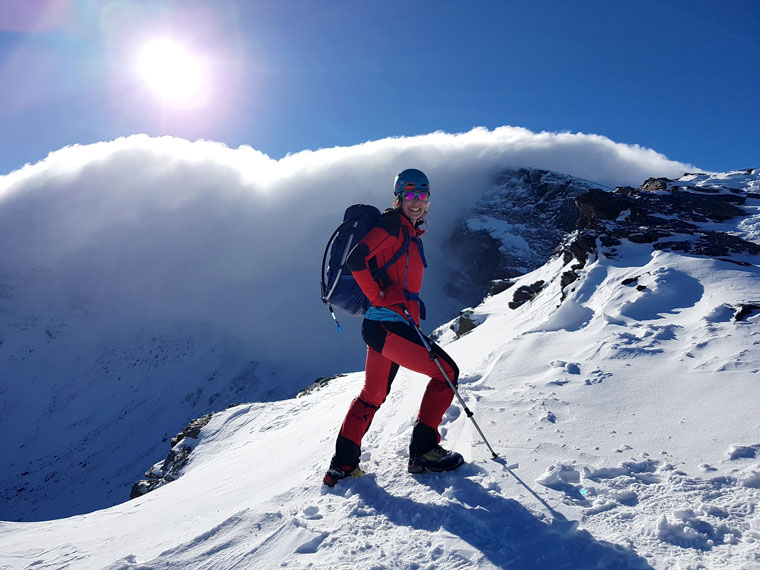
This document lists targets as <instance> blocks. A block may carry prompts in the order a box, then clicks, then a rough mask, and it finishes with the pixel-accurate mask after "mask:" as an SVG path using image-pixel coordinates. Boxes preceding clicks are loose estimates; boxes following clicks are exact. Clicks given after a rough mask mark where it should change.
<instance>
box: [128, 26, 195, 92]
mask: <svg viewBox="0 0 760 570" xmlns="http://www.w3.org/2000/svg"><path fill="white" fill-rule="evenodd" d="M137 70H138V72H139V74H140V76H141V77H142V79H143V81H144V82H145V84H146V85H147V86H148V87H149V88H150V89H151V90H152V91H154V92H155V93H156V94H157V95H158V96H159V97H161V98H162V99H165V100H166V101H168V102H171V103H177V104H189V103H192V102H193V101H194V100H195V99H196V98H197V97H198V96H199V94H200V93H201V90H202V87H203V82H204V79H205V69H204V64H203V60H202V59H201V58H199V57H197V56H195V55H194V54H192V53H190V52H189V51H188V50H187V49H186V48H185V47H184V46H183V45H181V44H179V43H177V42H175V41H173V40H170V39H157V40H153V41H151V42H149V43H147V44H145V46H144V47H143V48H142V50H140V53H139V56H138V59H137Z"/></svg>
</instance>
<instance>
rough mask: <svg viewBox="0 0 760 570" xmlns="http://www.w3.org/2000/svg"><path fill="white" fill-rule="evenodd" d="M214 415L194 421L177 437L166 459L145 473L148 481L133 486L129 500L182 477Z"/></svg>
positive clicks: (174, 438)
mask: <svg viewBox="0 0 760 570" xmlns="http://www.w3.org/2000/svg"><path fill="white" fill-rule="evenodd" d="M213 415H214V414H206V415H205V416H203V417H200V418H196V419H194V420H193V421H191V422H190V423H189V424H187V426H185V428H184V429H183V430H182V431H181V432H179V433H178V434H177V435H175V436H174V437H173V438H172V441H171V446H172V447H171V450H170V451H169V454H168V455H167V456H166V459H164V460H163V461H159V462H158V463H156V464H155V465H153V467H151V468H150V469H148V471H146V472H145V476H146V477H147V479H142V480H140V481H137V482H136V483H135V484H134V485H132V490H131V492H130V493H129V498H130V499H134V498H136V497H140V496H142V495H144V494H145V493H148V492H150V491H153V490H154V489H157V488H158V487H161V486H162V485H165V484H166V483H170V482H171V481H175V480H176V479H177V478H178V477H179V476H180V474H181V472H182V468H183V467H184V466H185V465H187V462H188V460H189V459H190V453H191V452H192V451H193V448H194V447H195V444H196V443H197V442H198V436H199V435H200V433H201V429H203V427H204V426H205V425H206V424H208V423H209V422H210V421H211V418H212V417H213Z"/></svg>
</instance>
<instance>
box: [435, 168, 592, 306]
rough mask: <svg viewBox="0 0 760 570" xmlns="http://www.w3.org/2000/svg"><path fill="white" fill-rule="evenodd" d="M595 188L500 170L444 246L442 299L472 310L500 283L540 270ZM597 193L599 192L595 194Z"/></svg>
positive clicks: (550, 175)
mask: <svg viewBox="0 0 760 570" xmlns="http://www.w3.org/2000/svg"><path fill="white" fill-rule="evenodd" d="M592 188H601V187H600V185H599V184H595V183H593V182H588V181H586V180H582V179H579V178H574V177H572V176H568V175H564V174H559V173H557V172H552V171H548V170H535V169H527V168H522V169H515V170H505V171H503V172H501V173H500V174H499V175H498V176H496V177H495V179H494V183H493V185H492V186H491V187H490V188H489V189H488V190H487V191H485V192H484V194H483V196H482V198H481V200H480V201H479V202H478V204H477V205H476V207H475V208H474V210H473V211H472V212H469V213H468V214H467V215H466V216H464V217H463V221H462V222H461V223H460V224H459V226H457V227H456V228H455V230H454V232H453V233H452V235H451V236H450V238H449V239H448V241H447V243H446V251H447V256H448V257H449V258H450V260H451V271H450V278H449V281H448V286H447V294H448V295H449V296H451V297H453V298H455V299H457V300H461V301H462V302H465V303H467V304H469V305H476V304H478V303H479V302H480V301H481V300H482V298H483V297H484V296H485V295H486V293H488V294H493V292H492V291H493V286H494V280H499V281H500V284H499V285H497V287H498V286H501V285H511V283H509V282H508V281H505V280H506V279H509V278H511V277H517V276H520V275H524V274H525V273H527V272H529V271H532V270H533V269H536V268H538V267H540V266H541V265H543V264H544V263H545V262H546V260H547V259H549V258H550V257H551V255H552V253H553V252H554V250H555V248H556V246H557V243H559V242H560V241H561V240H562V239H563V237H564V236H565V235H566V234H567V233H568V232H571V231H573V230H574V229H575V224H576V221H577V219H578V210H577V208H576V206H575V203H574V200H575V198H576V197H577V196H579V195H581V194H584V193H586V192H588V191H589V190H590V189H592ZM600 191H601V190H600Z"/></svg>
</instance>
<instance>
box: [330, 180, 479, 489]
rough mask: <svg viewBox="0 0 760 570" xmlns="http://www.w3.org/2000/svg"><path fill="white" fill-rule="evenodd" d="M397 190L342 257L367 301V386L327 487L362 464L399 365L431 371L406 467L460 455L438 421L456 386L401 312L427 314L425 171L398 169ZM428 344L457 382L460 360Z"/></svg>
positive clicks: (443, 466) (351, 414)
mask: <svg viewBox="0 0 760 570" xmlns="http://www.w3.org/2000/svg"><path fill="white" fill-rule="evenodd" d="M394 194H395V200H394V202H393V207H392V208H390V209H389V210H386V212H385V213H384V214H383V216H382V218H381V219H380V222H379V223H378V225H377V226H375V227H374V228H373V229H372V230H370V232H369V233H368V234H367V235H366V236H365V237H364V239H362V240H361V241H360V242H359V243H358V244H357V245H356V246H355V247H354V248H353V249H352V250H351V253H350V254H349V256H348V259H347V261H346V266H347V267H348V269H350V270H351V273H352V274H353V276H354V278H355V279H356V282H357V283H358V284H359V286H360V287H361V289H362V291H363V292H364V294H365V295H366V296H367V298H368V299H369V300H370V302H371V303H372V307H371V308H370V309H369V310H368V311H367V313H366V314H365V318H364V322H363V323H362V338H363V339H364V342H366V343H367V363H366V369H365V380H364V387H363V388H362V391H361V393H360V394H359V396H358V397H357V398H356V399H354V401H353V402H351V406H350V407H349V409H348V413H347V414H346V418H345V420H344V421H343V425H342V426H341V428H340V433H339V434H338V440H337V442H336V444H335V455H334V456H333V458H332V461H331V462H330V469H329V470H328V471H327V473H326V474H325V477H324V483H325V484H326V485H329V486H330V487H332V486H333V485H335V483H337V482H338V480H340V479H342V478H344V477H347V476H352V477H357V476H361V475H363V472H362V471H361V469H359V457H360V455H361V442H362V438H363V437H364V434H365V433H366V432H367V429H369V426H370V424H371V423H372V418H373V417H374V415H375V412H376V411H377V410H378V408H379V407H380V405H381V404H382V403H383V402H384V401H385V398H386V396H387V395H388V393H389V392H390V389H391V384H392V382H393V379H394V377H395V376H396V373H397V372H398V369H399V366H403V367H404V368H408V369H410V370H413V371H415V372H419V373H421V374H424V375H426V376H429V377H430V381H429V382H428V385H427V389H426V390H425V395H424V396H423V398H422V403H421V405H420V411H419V415H418V417H417V422H416V423H415V426H414V430H413V432H412V442H411V445H410V446H409V472H410V473H424V472H426V471H448V470H450V469H456V468H457V467H459V466H460V465H462V463H464V459H463V458H462V456H461V455H460V454H459V453H454V452H451V451H447V450H445V449H443V448H442V447H441V446H440V445H439V441H440V439H441V438H440V434H439V433H438V426H439V425H440V423H441V419H442V418H443V414H444V412H445V411H446V409H447V408H448V407H449V405H450V404H451V400H452V399H453V397H454V392H453V390H452V389H451V387H450V386H449V385H448V383H447V381H446V378H444V376H443V375H442V374H441V371H440V369H439V368H438V366H437V365H436V363H435V362H434V361H433V360H432V359H431V358H430V354H429V353H428V351H427V349H426V348H425V346H424V345H423V344H422V341H421V340H420V337H419V334H418V333H417V331H416V330H415V329H414V328H413V327H412V326H411V325H410V324H409V322H408V321H407V319H406V317H405V316H404V309H405V308H406V309H407V310H408V311H409V313H410V314H411V316H412V318H413V319H414V321H415V323H417V325H419V319H420V317H422V318H423V319H424V318H425V315H424V308H425V306H424V304H423V303H422V301H421V300H420V298H419V292H420V288H421V286H422V274H423V271H424V268H425V266H426V263H425V256H424V253H423V249H422V241H421V240H420V236H422V234H423V233H424V231H423V230H421V229H420V228H419V226H420V225H421V224H422V223H423V222H424V221H425V215H426V214H427V210H428V204H429V198H430V186H429V183H428V179H427V177H426V176H425V174H423V173H422V172H421V171H419V170H416V169H413V168H412V169H407V170H404V171H403V172H401V173H400V174H399V175H398V176H396V181H395V184H394ZM407 240H409V241H408V248H407V249H406V253H405V254H404V255H402V256H401V257H399V258H398V259H397V260H396V262H395V263H393V264H392V265H391V266H390V267H388V269H387V271H386V272H385V274H384V275H377V268H378V267H383V266H384V265H385V264H386V263H387V262H388V261H390V260H391V259H392V258H393V257H394V254H395V253H397V252H398V251H399V250H400V249H401V248H403V247H404V244H405V243H407ZM373 270H375V271H374V273H373ZM432 346H433V349H434V351H435V352H436V354H437V355H438V359H439V363H440V364H441V366H442V368H443V369H444V371H445V372H446V374H447V375H448V378H449V380H450V381H451V382H452V383H453V384H454V385H456V382H457V378H458V377H459V369H458V368H457V365H456V364H455V363H454V361H453V360H452V359H451V357H450V356H449V355H448V354H446V353H445V352H444V351H443V350H442V349H441V348H440V347H438V346H437V345H432Z"/></svg>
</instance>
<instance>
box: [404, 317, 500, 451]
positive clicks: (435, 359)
mask: <svg viewBox="0 0 760 570" xmlns="http://www.w3.org/2000/svg"><path fill="white" fill-rule="evenodd" d="M401 306H402V307H403V308H404V315H406V320H408V321H409V324H410V325H411V326H412V328H413V329H414V330H416V331H417V334H418V335H419V336H420V340H421V341H422V345H423V346H424V347H425V349H427V351H428V354H429V355H430V360H432V361H433V362H435V363H436V365H437V366H438V370H440V371H441V374H443V377H444V378H445V379H446V382H447V383H448V385H449V388H451V389H452V390H453V391H454V394H456V397H457V399H458V400H459V403H460V404H461V405H462V408H463V409H464V413H465V414H467V417H468V418H470V419H471V420H472V425H474V426H475V429H476V430H478V433H479V434H480V437H481V439H482V440H483V442H484V443H485V444H486V446H487V447H488V450H489V451H490V452H491V455H492V456H493V457H494V459H495V458H497V457H499V454H498V453H496V452H495V451H494V450H493V447H491V444H490V443H488V440H487V439H486V436H485V435H483V431H482V430H481V429H480V426H479V425H478V422H476V421H475V414H473V413H472V411H471V410H470V408H468V407H467V404H465V403H464V400H463V399H462V396H460V395H459V391H458V390H457V387H456V386H454V383H453V382H452V381H451V378H449V375H448V374H446V371H445V370H444V369H443V366H441V362H440V361H439V360H438V355H437V354H436V353H435V351H434V350H433V346H432V345H431V344H430V342H429V341H428V339H427V337H426V336H425V335H424V334H422V331H421V330H420V327H418V326H417V323H415V322H414V319H413V318H412V315H410V314H409V310H408V309H407V308H406V305H401Z"/></svg>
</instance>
